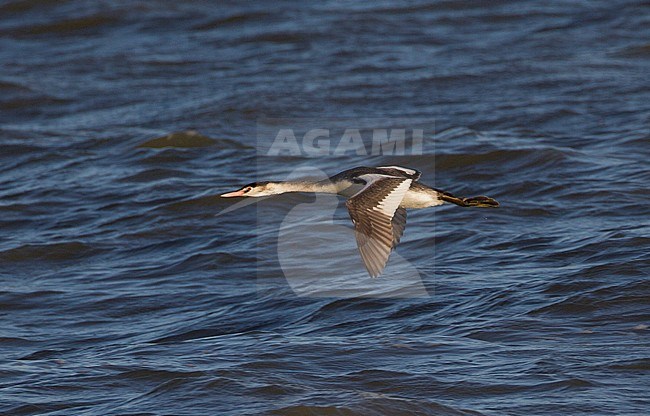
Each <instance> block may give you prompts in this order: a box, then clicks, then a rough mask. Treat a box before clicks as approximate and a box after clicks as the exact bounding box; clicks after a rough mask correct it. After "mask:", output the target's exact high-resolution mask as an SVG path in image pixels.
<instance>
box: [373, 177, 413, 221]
mask: <svg viewBox="0 0 650 416" xmlns="http://www.w3.org/2000/svg"><path fill="white" fill-rule="evenodd" d="M411 182H413V181H412V180H410V179H405V180H404V181H402V183H401V184H399V185H398V186H397V187H396V188H395V189H393V191H392V192H391V193H389V194H388V195H387V196H386V197H385V198H384V199H382V200H381V201H378V202H379V203H378V204H377V206H375V207H373V208H372V209H373V210H374V211H380V212H381V213H382V214H384V215H386V216H387V217H389V218H393V215H394V214H395V211H396V210H397V207H399V204H400V203H401V202H402V199H404V195H405V194H406V192H407V191H408V190H409V188H410V187H411Z"/></svg>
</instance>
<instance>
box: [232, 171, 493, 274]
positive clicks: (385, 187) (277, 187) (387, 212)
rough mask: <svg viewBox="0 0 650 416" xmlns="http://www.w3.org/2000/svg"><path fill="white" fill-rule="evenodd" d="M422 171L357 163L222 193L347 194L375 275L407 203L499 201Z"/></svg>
mask: <svg viewBox="0 0 650 416" xmlns="http://www.w3.org/2000/svg"><path fill="white" fill-rule="evenodd" d="M419 179H420V172H418V171H416V170H414V169H409V168H404V167H400V166H379V167H357V168H352V169H348V170H346V171H343V172H341V173H339V174H336V175H334V176H332V177H330V178H329V179H326V180H323V181H309V180H302V181H285V182H257V183H252V184H249V185H246V186H244V187H243V188H241V189H239V190H237V191H234V192H229V193H226V194H223V195H221V196H222V197H237V196H242V197H243V196H251V197H255V196H268V195H277V194H283V193H287V192H311V193H329V194H337V195H341V196H343V197H345V198H347V199H348V200H347V202H346V205H347V208H348V211H349V213H350V217H351V218H352V222H353V224H354V227H355V234H356V237H357V246H358V247H359V252H360V254H361V258H362V259H363V262H364V264H365V266H366V269H367V270H368V273H370V275H371V276H372V277H376V276H378V275H379V274H381V272H382V271H383V269H384V267H385V266H386V263H387V261H388V257H389V255H390V252H391V251H392V250H393V249H394V248H395V247H396V246H397V244H398V243H399V240H400V238H401V237H402V234H403V232H404V228H405V227H406V209H421V208H428V207H433V206H437V205H442V204H443V203H445V202H451V203H454V204H456V205H459V206H463V207H470V206H475V207H497V206H499V203H498V202H497V201H495V200H494V199H492V198H489V197H486V196H478V197H472V198H459V197H456V196H454V195H452V194H450V193H448V192H445V191H441V190H439V189H435V188H431V187H429V186H427V185H424V184H422V183H420V182H418V180H419Z"/></svg>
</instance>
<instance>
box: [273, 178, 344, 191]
mask: <svg viewBox="0 0 650 416" xmlns="http://www.w3.org/2000/svg"><path fill="white" fill-rule="evenodd" d="M267 188H270V189H271V190H273V192H274V193H277V194H284V193H286V192H311V193H325V194H336V193H338V188H337V187H336V185H334V184H333V183H332V182H331V181H329V180H324V181H308V180H301V181H283V182H271V183H269V184H268V185H267Z"/></svg>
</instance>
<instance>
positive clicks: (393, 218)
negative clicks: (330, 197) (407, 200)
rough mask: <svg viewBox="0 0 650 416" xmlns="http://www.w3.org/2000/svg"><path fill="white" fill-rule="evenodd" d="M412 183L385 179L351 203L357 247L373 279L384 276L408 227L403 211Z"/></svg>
mask: <svg viewBox="0 0 650 416" xmlns="http://www.w3.org/2000/svg"><path fill="white" fill-rule="evenodd" d="M411 182H412V180H411V179H405V178H394V177H384V178H381V179H377V180H375V181H373V182H371V183H370V184H369V185H367V186H366V188H364V189H363V190H361V191H360V192H359V193H357V194H356V195H354V196H353V197H351V198H350V199H348V201H347V202H346V205H347V207H348V211H349V213H350V217H351V218H352V222H353V223H354V228H355V235H356V239H357V246H358V248H359V253H360V254H361V258H362V260H363V263H364V264H365V266H366V269H367V270H368V273H369V274H370V275H371V276H372V277H377V276H379V275H380V274H381V272H382V271H383V270H384V267H385V266H386V262H387V261H388V257H389V256H390V253H391V251H392V250H393V248H395V246H396V245H397V243H398V242H399V240H400V238H401V236H402V234H403V232H404V228H405V227H406V210H405V209H403V208H399V203H400V202H401V200H402V198H403V197H404V194H406V192H407V191H408V189H409V187H410V184H411Z"/></svg>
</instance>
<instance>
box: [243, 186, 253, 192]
mask: <svg viewBox="0 0 650 416" xmlns="http://www.w3.org/2000/svg"><path fill="white" fill-rule="evenodd" d="M251 189H253V188H251V187H250V186H249V187H248V188H246V189H244V193H246V192H248V191H250V190H251Z"/></svg>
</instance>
